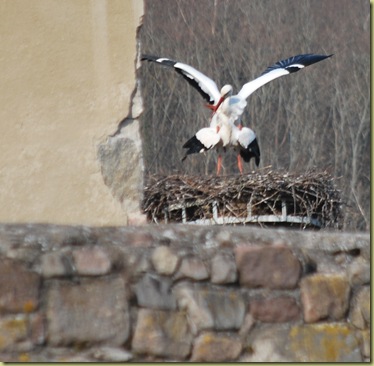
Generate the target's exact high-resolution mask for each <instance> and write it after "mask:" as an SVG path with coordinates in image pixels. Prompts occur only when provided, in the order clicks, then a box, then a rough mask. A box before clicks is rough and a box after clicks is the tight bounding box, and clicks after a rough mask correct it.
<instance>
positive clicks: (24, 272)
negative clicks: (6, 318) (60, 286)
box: [0, 258, 41, 314]
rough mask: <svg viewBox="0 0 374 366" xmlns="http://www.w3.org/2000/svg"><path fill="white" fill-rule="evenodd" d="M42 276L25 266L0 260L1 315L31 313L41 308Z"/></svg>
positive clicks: (3, 259)
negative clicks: (5, 313)
mask: <svg viewBox="0 0 374 366" xmlns="http://www.w3.org/2000/svg"><path fill="white" fill-rule="evenodd" d="M40 283H41V282H40V276H39V274H37V273H36V272H33V271H30V270H29V269H28V268H27V267H26V266H25V265H24V264H22V263H20V262H18V261H13V260H11V259H6V258H1V259H0V314H1V313H4V312H7V313H30V312H33V311H35V310H36V309H37V308H38V306H39V288H40Z"/></svg>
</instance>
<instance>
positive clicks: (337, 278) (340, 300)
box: [300, 273, 350, 323]
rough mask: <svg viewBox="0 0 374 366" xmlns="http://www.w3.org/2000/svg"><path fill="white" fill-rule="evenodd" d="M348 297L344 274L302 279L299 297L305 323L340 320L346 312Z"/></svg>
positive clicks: (347, 285) (319, 275)
mask: <svg viewBox="0 0 374 366" xmlns="http://www.w3.org/2000/svg"><path fill="white" fill-rule="evenodd" d="M349 295H350V287H349V283H348V280H347V278H346V276H345V275H344V274H320V273H316V274H313V275H310V276H307V277H304V278H303V279H302V281H301V283H300V296H301V301H302V304H303V313H304V320H305V322H307V323H311V322H315V321H318V320H322V319H326V318H329V319H332V320H340V319H342V318H343V317H344V316H345V314H346V312H347V310H348V306H349Z"/></svg>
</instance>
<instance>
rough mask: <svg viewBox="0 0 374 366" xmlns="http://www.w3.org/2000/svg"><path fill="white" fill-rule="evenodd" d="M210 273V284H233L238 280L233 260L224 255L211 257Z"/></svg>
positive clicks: (231, 257) (229, 256)
mask: <svg viewBox="0 0 374 366" xmlns="http://www.w3.org/2000/svg"><path fill="white" fill-rule="evenodd" d="M211 272H212V274H211V277H212V283H217V284H226V283H234V282H236V280H237V278H238V273H237V269H236V263H235V259H234V257H233V256H231V255H229V254H226V253H218V254H216V255H215V256H214V257H213V259H212V265H211Z"/></svg>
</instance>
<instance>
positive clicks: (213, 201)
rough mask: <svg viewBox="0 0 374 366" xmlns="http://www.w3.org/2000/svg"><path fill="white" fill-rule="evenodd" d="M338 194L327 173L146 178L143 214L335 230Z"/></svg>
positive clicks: (169, 219)
mask: <svg viewBox="0 0 374 366" xmlns="http://www.w3.org/2000/svg"><path fill="white" fill-rule="evenodd" d="M341 206H342V202H341V195H340V191H339V190H338V189H337V188H336V186H335V184H334V180H333V178H332V177H331V176H330V175H329V174H328V173H327V172H307V173H304V174H291V173H284V172H279V171H273V170H270V169H269V170H266V171H264V170H260V171H256V172H252V173H250V174H247V175H235V176H222V177H220V176H190V175H171V176H150V177H148V178H147V182H146V187H145V190H144V200H143V210H144V212H145V213H146V214H147V217H148V219H149V221H151V222H154V223H185V224H188V223H192V224H201V225H238V224H241V225H246V224H254V223H255V224H261V225H265V226H266V225H277V224H278V225H279V224H281V225H283V226H293V225H299V226H300V225H301V226H302V227H304V228H306V227H313V228H324V227H334V228H338V227H339V221H340V219H341Z"/></svg>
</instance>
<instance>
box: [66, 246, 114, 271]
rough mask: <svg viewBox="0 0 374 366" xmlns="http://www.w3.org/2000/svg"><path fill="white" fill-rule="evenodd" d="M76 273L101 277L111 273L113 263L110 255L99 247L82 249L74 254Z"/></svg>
mask: <svg viewBox="0 0 374 366" xmlns="http://www.w3.org/2000/svg"><path fill="white" fill-rule="evenodd" d="M72 256H73V259H74V264H75V270H76V273H77V274H79V275H82V276H100V275H105V274H107V273H109V272H110V270H111V268H112V262H111V259H110V256H109V254H108V253H107V251H106V250H105V249H103V248H100V247H98V246H93V247H82V248H79V249H76V250H74V251H73V253H72Z"/></svg>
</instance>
